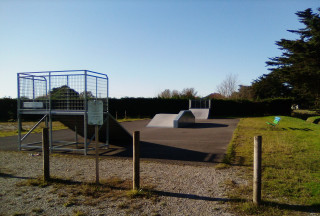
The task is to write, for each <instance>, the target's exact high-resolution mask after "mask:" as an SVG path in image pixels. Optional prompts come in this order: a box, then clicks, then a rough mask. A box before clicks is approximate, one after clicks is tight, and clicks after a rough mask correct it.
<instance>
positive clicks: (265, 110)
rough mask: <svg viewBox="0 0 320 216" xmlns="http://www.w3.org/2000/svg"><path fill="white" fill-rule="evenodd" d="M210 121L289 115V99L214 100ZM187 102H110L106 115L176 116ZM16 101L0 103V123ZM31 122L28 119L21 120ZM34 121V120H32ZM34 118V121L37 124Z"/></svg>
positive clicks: (10, 114)
mask: <svg viewBox="0 0 320 216" xmlns="http://www.w3.org/2000/svg"><path fill="white" fill-rule="evenodd" d="M211 104H212V110H211V113H210V114H211V116H212V117H219V116H220V117H221V116H263V115H290V114H291V104H292V100H291V99H270V100H263V101H249V100H221V99H220V100H218V99H213V100H212V102H211ZM188 108H189V101H188V100H187V99H159V98H122V99H114V98H111V99H109V112H110V113H111V114H112V115H113V116H116V115H117V116H118V118H123V117H125V115H126V116H127V117H141V118H143V117H149V118H152V117H153V116H154V115H155V114H157V113H179V111H180V110H187V109H188ZM16 116H17V101H16V99H10V98H3V99H0V121H8V120H11V119H16ZM24 118H25V119H26V118H27V119H28V120H31V119H32V117H31V116H28V117H27V116H24ZM33 118H34V117H33ZM38 118H39V117H36V118H35V119H34V120H38Z"/></svg>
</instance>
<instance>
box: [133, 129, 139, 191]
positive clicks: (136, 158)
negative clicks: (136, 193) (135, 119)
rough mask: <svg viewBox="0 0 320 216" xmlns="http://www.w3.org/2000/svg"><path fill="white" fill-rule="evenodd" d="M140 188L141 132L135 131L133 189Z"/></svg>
mask: <svg viewBox="0 0 320 216" xmlns="http://www.w3.org/2000/svg"><path fill="white" fill-rule="evenodd" d="M139 188H140V132H139V131H135V132H134V133H133V190H138V189H139Z"/></svg>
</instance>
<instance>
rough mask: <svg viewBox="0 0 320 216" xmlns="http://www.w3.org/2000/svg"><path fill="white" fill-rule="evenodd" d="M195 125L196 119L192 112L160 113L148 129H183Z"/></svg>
mask: <svg viewBox="0 0 320 216" xmlns="http://www.w3.org/2000/svg"><path fill="white" fill-rule="evenodd" d="M194 123H195V117H194V115H193V114H192V112H191V111H190V110H182V111H180V112H179V114H164V113H160V114H157V115H155V116H154V117H153V119H152V120H151V121H150V122H149V124H148V125H147V127H160V128H183V127H189V126H191V125H193V124H194Z"/></svg>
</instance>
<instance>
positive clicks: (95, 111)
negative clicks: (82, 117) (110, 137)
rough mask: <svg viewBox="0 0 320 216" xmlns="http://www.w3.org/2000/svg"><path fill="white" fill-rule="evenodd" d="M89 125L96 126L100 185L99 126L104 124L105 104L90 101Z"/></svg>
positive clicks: (97, 182)
mask: <svg viewBox="0 0 320 216" xmlns="http://www.w3.org/2000/svg"><path fill="white" fill-rule="evenodd" d="M88 124H89V125H94V126H95V127H94V130H95V140H96V184H99V151H98V149H99V125H102V124H103V102H102V101H99V100H90V101H88Z"/></svg>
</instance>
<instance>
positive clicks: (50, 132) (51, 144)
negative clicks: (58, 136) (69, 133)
mask: <svg viewBox="0 0 320 216" xmlns="http://www.w3.org/2000/svg"><path fill="white" fill-rule="evenodd" d="M52 136H53V135H52V115H51V113H50V115H49V144H50V153H52V150H53V137H52Z"/></svg>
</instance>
